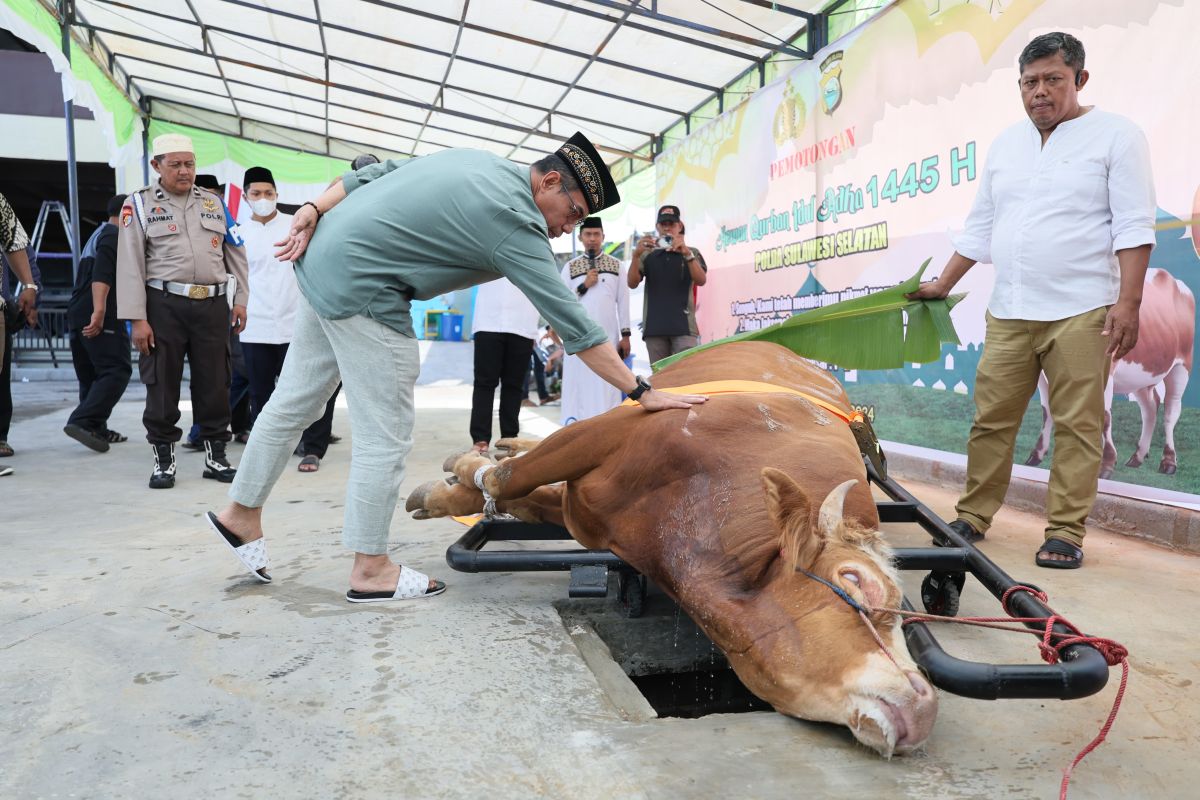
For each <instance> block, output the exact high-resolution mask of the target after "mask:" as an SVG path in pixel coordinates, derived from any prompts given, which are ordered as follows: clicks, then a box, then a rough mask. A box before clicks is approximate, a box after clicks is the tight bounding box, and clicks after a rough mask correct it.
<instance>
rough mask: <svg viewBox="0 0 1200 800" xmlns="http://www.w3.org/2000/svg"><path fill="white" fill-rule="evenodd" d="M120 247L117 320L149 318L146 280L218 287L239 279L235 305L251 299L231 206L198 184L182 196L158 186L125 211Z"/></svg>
mask: <svg viewBox="0 0 1200 800" xmlns="http://www.w3.org/2000/svg"><path fill="white" fill-rule="evenodd" d="M120 227H121V234H120V239H119V241H118V244H117V316H118V317H120V318H121V319H131V320H143V319H146V281H148V280H162V281H175V282H177V283H193V284H199V285H205V286H214V285H219V284H224V283H227V282H228V280H229V276H230V275H232V276H234V277H235V278H236V279H237V283H236V290H235V294H234V297H233V304H234V305H240V306H244V305H246V300H247V297H248V295H249V291H248V281H247V272H248V268H247V264H246V251H245V248H244V247H242V245H241V242H240V240H238V239H236V238H235V236H233V235H232V234H230V233H229V224H228V220H227V218H226V212H225V205H224V203H222V202H221V198H219V197H217V196H216V195H214V194H213V193H212V192H209V191H207V190H204V189H201V188H199V187H198V186H192V187H191V188H189V189H188V190H187V192H185V193H184V194H183V195H181V196H178V197H177V196H175V195H172V194H171V193H170V192H167V191H166V190H164V189H163V188H162V185H161V184H158V183H156V184H154V185H152V186H147V187H145V188H143V189H139V190H137V191H136V192H134V193H133V194H131V195H130V196H129V198H128V199H126V201H125V205H124V206H122V207H121V218H120Z"/></svg>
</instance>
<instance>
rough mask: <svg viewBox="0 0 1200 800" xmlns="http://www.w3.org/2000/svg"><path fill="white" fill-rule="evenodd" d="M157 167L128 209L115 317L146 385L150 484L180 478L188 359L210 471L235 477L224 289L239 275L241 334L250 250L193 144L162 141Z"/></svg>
mask: <svg viewBox="0 0 1200 800" xmlns="http://www.w3.org/2000/svg"><path fill="white" fill-rule="evenodd" d="M152 152H153V153H154V157H153V159H152V160H151V162H150V164H151V165H152V166H153V167H154V171H155V172H157V173H158V176H159V177H158V181H157V182H155V183H154V184H151V185H150V186H147V187H145V188H144V189H139V190H138V191H136V192H134V193H133V194H131V195H130V196H129V199H128V200H126V202H125V205H124V206H123V207H122V208H121V221H120V225H121V234H120V240H119V242H118V245H117V315H118V316H119V317H120V318H121V319H128V320H131V321H132V323H133V344H134V347H136V348H137V350H138V352H139V353H141V357H140V359H139V360H138V371H139V373H140V375H141V379H142V383H144V384H146V411H145V413H144V414H143V415H142V423H143V424H144V425H145V426H146V440H147V441H148V442H150V445H151V447H152V448H153V450H154V472H153V473H151V475H150V488H151V489H169V488H171V487H172V486H174V485H175V443H176V442H178V441H179V439H180V436H181V434H182V431H180V429H179V428H178V426H177V425H176V423H177V422H178V421H179V390H180V383H181V381H182V379H183V360H184V357H185V356H186V358H187V360H188V363H189V364H190V365H191V392H192V413H193V415H194V418H195V420H196V422H197V423H199V425H200V438H201V440H202V441H203V442H204V450H205V458H204V477H205V478H212V479H214V480H218V481H221V482H222V483H230V482H232V481H233V476H234V474H235V473H236V471H235V470H234V468H233V467H232V466H230V464H229V460H228V459H227V458H226V456H225V443H226V442H228V441H229V396H228V392H229V380H230V375H229V329H230V309H229V305H228V304H227V300H226V292H227V291H229V290H230V285H229V278H230V276H231V275H232V276H233V277H234V279H235V282H234V284H233V291H234V292H235V294H234V298H233V321H232V327H233V330H234V332H235V333H240V332H241V331H242V329H243V328H244V327H245V325H246V299H247V297H248V295H249V291H248V284H247V280H246V276H247V271H248V270H247V266H246V251H245V248H244V247H242V242H241V239H240V238H239V237H238V236H237V234H236V233H235V232H234V229H233V226H232V225H231V221H230V220H228V219H227V217H226V212H225V209H224V206H223V204H222V203H221V200H220V198H218V197H215V196H214V195H212V194H211V193H210V192H207V191H204V190H203V189H200V188H198V187H197V186H196V185H195V184H194V181H195V177H196V158H195V155H194V151H193V149H192V141H191V139H189V138H188V137H187V136H182V135H179V134H164V135H162V136H158V137H156V138H155V139H154V145H153V148H152Z"/></svg>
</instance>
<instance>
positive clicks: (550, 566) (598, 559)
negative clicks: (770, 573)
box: [446, 465, 1109, 700]
mask: <svg viewBox="0 0 1200 800" xmlns="http://www.w3.org/2000/svg"><path fill="white" fill-rule="evenodd" d="M868 477H869V478H870V480H871V482H873V483H875V484H876V485H877V486H879V487H880V488H881V489H882V490H883V491H884V492H885V493H886V494H888V495H889V496H890V497H892V498H893V501H892V502H888V501H883V502H880V503H878V504H877V506H878V507H879V509H880V516H881V517H885V516H890V517H893V518H894V519H893V520H892V521H907V522H914V523H916V524H919V525H920V526H921V527H922V528H923V529H925V530H926V531H928V532H929V533H930V534H931V535H933V536H934V537H935V539H937V540H938V544H939V545H940V546H937V547H908V548H896V549H895V550H894V554H895V558H896V565H897V567H898V568H900V569H904V570H933V571H939V572H970V573H971V574H972V575H974V576H975V577H976V578H978V579H979V580H980V582H981V583H983V584H984V585H985V586H987V587H988V589H989V591H991V592H992V593H993V594H994V595H995V596H996V597H997V598H999V597H1001V596H1002V595H1003V594H1004V593H1005V592H1006V591H1007V590H1008V589H1010V588H1011V587H1013V586H1017V585H1021V584H1018V583H1017V582H1016V581H1014V580H1013V579H1012V578H1010V577H1009V576H1008V575H1007V574H1005V573H1004V572H1003V571H1002V570H1001V569H1000V568H999V567H997V566H996V565H995V564H993V563H992V562H991V561H990V560H989V559H988V558H987V557H986V556H985V555H983V553H982V552H981V551H979V550H978V549H977V548H976V547H974V546H973V545H972V544H970V543H968V542H965V541H963V540H962V539H961V537H959V536H958V534H956V533H955V532H954V531H953V530H952V529H951V528H950V527H949V526H948V525H947V524H946V523H945V521H943V520H942V519H941V518H940V517H938V516H937V515H936V514H934V513H933V512H932V511H931V510H930V509H929V508H928V507H926V506H925V505H924V504H923V503H921V502H920V501H918V500H917V499H916V498H915V497H913V496H912V495H911V494H910V493H909V492H908V491H907V490H905V489H904V488H903V487H901V486H900V485H899V484H898V483H896V481H895V480H892V479H889V480H882V479H880V478H879V476H878V475H877V474H876V473H875V472H874V470H873V469H871V468H870V466H869V465H868ZM901 517H902V518H903V519H900V518H901ZM569 538H570V533H569V532H568V531H567V530H566V529H565V528H562V527H560V526H557V525H548V524H541V525H528V524H525V523H521V522H515V521H512V522H506V521H486V520H485V521H481V522H479V523H477V524H476V525H474V526H472V527H471V528H470V530H468V531H467V532H466V533H465V534H463V536H462V537H461V538H460V539H459V540H458V541H457V542H455V543H454V544H453V545H451V546H450V548H449V549H448V550H447V551H446V563H447V564H449V565H450V566H451V567H452V568H453V569H456V570H459V571H461V572H519V571H552V570H564V571H565V570H570V569H571V568H572V567H575V566H605V567H608V568H609V569H616V570H621V571H627V572H630V573H632V572H636V570H635V569H634V568H633V567H632V566H630V565H629V564H626V563H625V562H624V561H622V560H621V559H620V558H619V557H618V556H616V555H615V554H613V553H612V552H611V551H609V550H584V549H581V548H575V549H561V550H560V549H554V550H541V549H537V550H534V549H530V550H511V549H506V550H490V551H489V550H485V547H486V546H487V545H488V544H489V543H490V542H493V541H501V540H503V541H535V540H537V541H561V540H565V539H569ZM1009 605H1010V607H1012V609H1013V611H1014V612H1015V613H1016V614H1017V615H1019V616H1029V617H1046V616H1049V615H1050V614H1052V613H1053V612H1052V611H1051V610H1050V609H1049V608H1047V607H1046V606H1044V605H1042V603H1040V602H1039V601H1038V600H1037V599H1036V598H1034V597H1032V596H1031V595H1030V594H1028V593H1025V592H1017V593H1014V595H1013V596H1012V598H1010V600H1009ZM903 606H904V608H906V609H908V610H912V605H911V604H910V603H909V602H908V600H907V599H905V600H904V601H903ZM1029 627H1030V628H1034V629H1040V626H1038V625H1036V624H1029ZM1055 630H1056V631H1057V632H1059V633H1068V634H1069V633H1072V632H1071V631H1070V630H1069V629H1067V628H1066V627H1065V626H1062V625H1056V626H1055ZM904 635H905V639H906V641H907V643H908V647H909V652H910V653H911V654H912V656H913V658H914V659H915V660H916V662H917V663H918V664H919V665H920V666H921V668H922V669H923V670H924V671H925V672H926V673H927V674H928V675H929V678H930V680H931V681H932V682H933V683H934V684H935V685H936V686H938V687H939V688H941V689H943V690H945V691H948V692H952V693H954V694H959V695H963V696H965V697H973V698H977V699H982V700H998V699H1012V698H1056V699H1062V700H1070V699H1076V698H1080V697H1087V696H1089V695H1092V694H1095V693H1096V692H1098V691H1100V690H1101V689H1103V688H1104V686H1105V685H1106V684H1107V682H1108V677H1109V667H1108V664H1107V662H1106V661H1105V658H1104V656H1103V655H1102V654H1101V653H1100V652H1099V651H1098V650H1097V649H1096V648H1094V647H1092V646H1090V645H1085V644H1079V645H1073V646H1071V647H1067V648H1063V652H1062V659H1061V661H1060V662H1059V663H1058V664H1037V663H1033V664H988V663H982V662H973V661H966V660H964V659H960V658H957V657H955V656H952V655H950V654H948V653H947V652H946V651H945V650H944V649H943V648H942V647H941V645H940V644H938V642H937V639H936V638H935V637H934V635H933V634H932V633H931V632H930V630H929V628H928V626H927V625H926V624H924V623H913V624H909V625H906V626H905V627H904Z"/></svg>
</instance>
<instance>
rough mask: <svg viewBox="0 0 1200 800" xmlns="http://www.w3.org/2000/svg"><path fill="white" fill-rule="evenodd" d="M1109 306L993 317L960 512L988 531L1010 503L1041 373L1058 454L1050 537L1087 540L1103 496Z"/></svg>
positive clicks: (989, 319) (1048, 528)
mask: <svg viewBox="0 0 1200 800" xmlns="http://www.w3.org/2000/svg"><path fill="white" fill-rule="evenodd" d="M1107 315H1108V307H1107V306H1101V307H1100V308H1097V309H1094V310H1092V311H1087V312H1085V313H1083V314H1078V315H1076V316H1074V317H1067V318H1066V319H1060V320H1054V321H1052V322H1033V321H1028V320H1016V319H996V318H995V317H993V316H992V315H991V314H990V313H989V314H988V315H987V334H986V336H985V338H984V343H983V356H982V358H981V359H980V361H979V370H978V373H977V374H976V377H975V423H974V425H972V426H971V436H970V439H969V440H968V441H967V485H966V489H965V490H964V491H963V494H962V496H961V497H960V498H959V500H958V505H957V506H956V507H955V510H956V511H957V512H958V517H959V519H963V520H966V521H967V522H969V523H971V525H973V526H974V527H975V528H976V529H977V530H980V531H986V530H987V529H988V527H989V526H990V525H991V524H992V517H993V516H995V514H996V511H997V510H999V508H1000V506H1001V505H1002V504H1003V503H1004V495H1005V493H1006V492H1007V491H1008V483H1009V480H1010V479H1011V478H1012V464H1013V448H1014V446H1015V445H1016V441H1017V431H1018V430H1019V429H1020V427H1021V418H1022V417H1023V416H1024V415H1025V409H1026V408H1027V407H1028V405H1029V398H1031V397H1032V396H1033V393H1034V392H1035V391H1036V390H1037V382H1038V375H1039V373H1041V372H1043V371H1044V372H1045V373H1046V379H1047V381H1048V382H1049V384H1050V416H1051V418H1052V419H1053V420H1054V457H1053V461H1052V463H1051V467H1050V486H1049V495H1048V497H1047V500H1046V511H1047V526H1046V538H1048V539H1049V538H1051V537H1053V538H1057V539H1064V540H1066V541H1069V542H1072V543H1074V544H1077V545H1078V544H1082V543H1083V536H1084V520H1086V519H1087V516H1088V514H1089V513H1090V512H1091V510H1092V504H1093V503H1094V502H1095V500H1096V486H1097V480H1098V478H1099V475H1100V457H1101V454H1102V452H1103V442H1102V434H1103V430H1104V386H1105V383H1106V382H1107V381H1108V371H1109V367H1110V365H1111V361H1110V359H1109V358H1108V356H1106V355H1105V352H1104V351H1105V348H1106V347H1107V345H1108V339H1107V338H1106V337H1104V336H1101V335H1100V332H1101V331H1102V330H1103V329H1104V320H1105V317H1106V316H1107Z"/></svg>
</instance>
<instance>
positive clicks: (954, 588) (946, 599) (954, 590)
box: [921, 572, 967, 617]
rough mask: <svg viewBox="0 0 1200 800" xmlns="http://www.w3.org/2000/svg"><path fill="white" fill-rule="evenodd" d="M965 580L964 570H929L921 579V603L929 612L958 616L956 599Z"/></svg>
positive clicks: (944, 615) (960, 594) (945, 615)
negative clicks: (923, 578)
mask: <svg viewBox="0 0 1200 800" xmlns="http://www.w3.org/2000/svg"><path fill="white" fill-rule="evenodd" d="M966 582H967V574H966V573H965V572H931V573H929V574H928V575H926V576H925V580H923V581H921V604H922V605H924V606H925V610H926V611H927V612H929V613H930V614H937V615H938V616H941V617H955V616H958V601H959V598H960V597H961V596H962V589H963V585H964V584H965V583H966Z"/></svg>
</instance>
